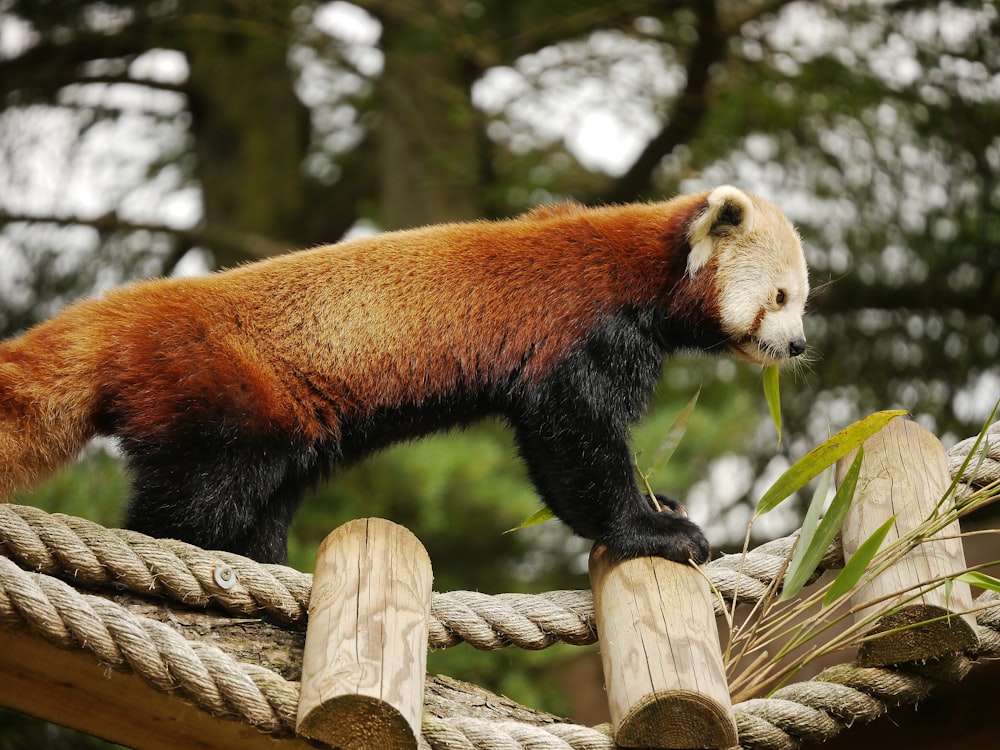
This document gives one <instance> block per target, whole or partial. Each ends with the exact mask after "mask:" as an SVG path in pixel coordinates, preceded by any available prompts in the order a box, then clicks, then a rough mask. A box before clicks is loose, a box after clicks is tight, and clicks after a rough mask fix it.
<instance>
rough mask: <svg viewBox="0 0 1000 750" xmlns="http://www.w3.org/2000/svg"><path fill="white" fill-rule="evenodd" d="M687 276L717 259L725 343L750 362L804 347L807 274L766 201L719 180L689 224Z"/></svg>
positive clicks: (792, 237) (796, 245)
mask: <svg viewBox="0 0 1000 750" xmlns="http://www.w3.org/2000/svg"><path fill="white" fill-rule="evenodd" d="M689 235H690V241H691V253H690V255H689V256H688V274H689V275H694V274H695V273H697V272H698V271H700V270H701V269H702V268H703V267H704V266H705V265H706V264H707V263H708V261H709V260H710V259H712V258H713V257H714V258H716V259H717V267H716V277H715V286H716V290H717V292H718V294H719V311H720V317H721V320H722V327H723V330H724V332H725V333H726V334H727V335H729V337H730V342H729V348H730V350H731V351H732V352H733V354H735V355H736V356H738V357H740V358H742V359H746V360H748V361H751V362H756V363H758V364H764V365H768V364H776V363H778V362H781V361H784V360H786V359H789V358H790V357H795V356H798V355H799V354H801V353H802V352H803V351H804V350H805V334H804V332H803V329H802V315H803V313H804V311H805V304H806V298H807V297H808V295H809V279H808V272H807V270H806V263H805V257H804V255H803V253H802V245H801V243H800V241H799V237H798V234H797V233H796V232H795V229H794V228H793V227H792V225H791V224H790V223H789V221H788V219H787V218H785V215H784V214H783V213H782V212H781V211H780V210H779V209H778V208H777V206H775V205H774V204H773V203H771V202H770V201H766V200H764V199H762V198H758V197H756V196H751V195H749V194H747V193H744V192H743V191H742V190H739V189H737V188H734V187H731V186H729V185H724V186H722V187H718V188H716V189H715V190H713V191H712V192H711V193H710V194H709V196H708V208H707V209H706V210H705V213H704V214H702V216H700V217H699V218H698V219H696V220H695V221H694V222H692V224H691V228H690V230H689Z"/></svg>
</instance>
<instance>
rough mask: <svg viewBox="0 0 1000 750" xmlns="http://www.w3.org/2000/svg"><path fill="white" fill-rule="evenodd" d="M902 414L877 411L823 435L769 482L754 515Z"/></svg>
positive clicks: (793, 490) (765, 510)
mask: <svg viewBox="0 0 1000 750" xmlns="http://www.w3.org/2000/svg"><path fill="white" fill-rule="evenodd" d="M902 414H906V412H905V411H902V410H894V411H878V412H875V413H874V414H869V415H868V416H867V417H865V418H864V419H861V420H858V421H857V422H855V423H854V424H852V425H849V426H847V427H845V428H844V429H842V430H841V431H840V432H838V433H837V434H836V435H834V436H833V437H830V438H827V439H826V440H825V441H823V442H822V443H820V444H819V445H818V446H816V447H815V448H813V449H812V450H811V451H809V452H808V453H807V454H806V455H804V456H803V457H802V458H800V459H799V460H798V461H796V462H795V463H794V464H792V466H790V467H789V468H788V470H787V471H786V472H785V473H784V474H782V475H781V476H780V477H778V481H776V482H775V483H774V484H772V485H771V487H770V489H768V491H767V492H765V493H764V496H763V497H762V498H761V499H760V502H759V503H758V504H757V510H756V511H755V512H754V518H757V517H758V516H762V515H764V514H765V513H767V512H769V511H772V510H774V509H775V508H776V507H777V506H778V505H780V504H781V503H782V502H783V501H784V500H786V499H787V498H788V497H789V496H790V495H791V494H792V493H794V492H797V491H798V490H800V489H802V487H804V486H805V484H806V482H808V481H809V480H811V479H813V478H814V477H816V476H819V473H820V472H821V471H823V470H824V469H825V468H826V467H828V466H831V465H833V464H834V463H836V462H837V461H838V460H840V459H841V458H843V457H844V456H846V455H847V454H848V453H850V452H851V451H852V450H854V449H855V448H857V447H858V446H859V445H861V444H862V443H863V442H864V441H865V440H867V439H868V438H870V437H871V436H872V435H874V434H875V433H876V432H878V431H879V430H881V429H882V428H883V427H885V426H886V425H887V424H889V422H891V421H892V420H893V419H895V418H896V417H898V416H900V415H902Z"/></svg>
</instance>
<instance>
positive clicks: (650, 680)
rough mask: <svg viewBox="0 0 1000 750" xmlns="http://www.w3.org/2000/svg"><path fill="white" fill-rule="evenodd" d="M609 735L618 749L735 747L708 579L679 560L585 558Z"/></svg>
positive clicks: (596, 554)
mask: <svg viewBox="0 0 1000 750" xmlns="http://www.w3.org/2000/svg"><path fill="white" fill-rule="evenodd" d="M590 583H591V588H592V589H593V591H594V607H595V611H596V615H597V631H598V634H599V637H600V645H601V661H602V663H603V665H604V682H605V686H606V688H607V692H608V703H609V707H610V709H611V724H612V729H613V732H614V734H613V736H614V739H615V742H616V743H617V744H618V745H621V746H624V747H660V748H728V747H732V746H734V745H736V744H737V736H736V720H735V717H734V716H733V711H732V703H731V701H730V698H729V687H728V684H727V682H726V672H725V667H724V665H723V662H722V652H721V649H720V646H719V635H718V629H717V626H716V623H715V614H714V613H713V610H712V598H711V597H712V594H711V591H710V589H709V585H708V581H707V580H706V579H705V577H704V576H703V575H701V573H699V572H698V571H697V570H695V569H694V568H692V567H690V566H687V565H680V564H678V563H673V562H670V561H668V560H664V559H662V558H654V557H642V558H636V559H633V560H625V561H623V562H618V563H615V562H612V561H611V560H610V558H609V556H608V554H607V551H606V550H605V548H603V547H601V546H600V545H595V547H594V549H593V551H592V552H591V555H590Z"/></svg>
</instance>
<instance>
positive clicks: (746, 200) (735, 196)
mask: <svg viewBox="0 0 1000 750" xmlns="http://www.w3.org/2000/svg"><path fill="white" fill-rule="evenodd" d="M707 204H708V205H707V207H706V208H705V211H704V213H702V214H701V216H699V217H698V218H697V219H695V220H694V221H693V222H691V226H690V228H689V229H688V240H689V243H690V245H691V251H690V253H688V261H687V272H688V276H694V275H695V274H696V273H698V271H700V270H701V269H702V268H704V267H705V266H706V265H707V264H708V261H709V260H710V259H711V257H712V253H713V252H714V251H715V244H716V242H717V241H718V239H719V238H720V237H728V236H732V235H734V234H739V233H740V232H744V231H746V229H747V227H749V226H750V223H751V220H752V218H753V202H752V201H751V200H750V196H748V195H747V194H746V193H744V192H743V191H742V190H740V189H739V188H734V187H733V186H732V185H720V186H719V187H717V188H715V190H713V191H712V192H711V193H709V194H708V199H707Z"/></svg>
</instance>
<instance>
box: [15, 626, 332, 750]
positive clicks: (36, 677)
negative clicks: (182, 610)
mask: <svg viewBox="0 0 1000 750" xmlns="http://www.w3.org/2000/svg"><path fill="white" fill-rule="evenodd" d="M0 706H5V707H7V708H12V709H14V710H15V711H20V712H21V713H24V714H28V715H30V716H35V717H37V718H39V719H45V720H46V721H52V722H55V723H57V724H62V725H63V726H67V727H72V728H73V729H77V730H79V731H81V732H87V733H88V734H92V735H95V736H97V737H102V738H104V739H106V740H108V741H110V742H115V743H118V744H121V745H125V746H126V747H134V748H141V749H142V750H176V748H190V749H191V750H265V749H267V750H282V749H283V748H287V750H310V748H312V747H314V746H313V745H311V744H310V743H308V742H306V741H305V740H303V739H298V738H295V737H292V738H284V739H279V738H277V737H273V736H271V735H268V734H265V733H263V732H261V731H259V730H257V729H255V728H254V727H252V726H250V725H248V724H247V723H246V722H244V721H242V720H241V719H238V718H227V717H216V716H212V715H211V714H209V713H208V712H206V711H203V710H201V709H200V708H198V707H197V706H195V705H194V704H193V703H191V702H189V701H187V700H185V699H184V698H182V697H180V695H179V694H178V693H164V692H160V691H158V690H156V689H155V688H152V687H150V686H149V685H147V684H146V683H145V682H143V680H142V679H141V678H140V677H137V676H136V675H134V674H126V673H124V672H116V671H114V670H111V669H108V668H107V666H105V665H104V664H101V663H99V662H98V661H97V660H96V659H95V658H94V657H93V656H92V655H90V654H88V653H84V652H82V651H70V650H67V649H61V648H58V647H56V646H53V645H52V644H51V643H49V642H48V641H46V640H45V639H43V638H41V637H39V636H37V635H34V634H32V633H29V632H27V631H14V630H4V629H2V628H0ZM0 744H2V743H0Z"/></svg>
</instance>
